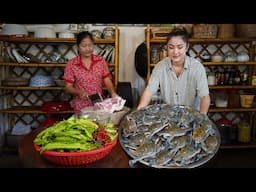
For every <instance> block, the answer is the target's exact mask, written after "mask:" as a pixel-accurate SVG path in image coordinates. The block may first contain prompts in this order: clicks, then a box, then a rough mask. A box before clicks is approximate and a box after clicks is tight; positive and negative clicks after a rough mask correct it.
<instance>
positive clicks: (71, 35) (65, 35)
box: [59, 32, 75, 38]
mask: <svg viewBox="0 0 256 192" xmlns="http://www.w3.org/2000/svg"><path fill="white" fill-rule="evenodd" d="M59 38H75V35H74V33H70V32H60V33H59Z"/></svg>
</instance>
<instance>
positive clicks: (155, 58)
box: [151, 47, 159, 64]
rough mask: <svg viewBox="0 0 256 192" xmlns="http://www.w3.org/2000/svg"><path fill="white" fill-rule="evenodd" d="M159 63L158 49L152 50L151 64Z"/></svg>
mask: <svg viewBox="0 0 256 192" xmlns="http://www.w3.org/2000/svg"><path fill="white" fill-rule="evenodd" d="M158 61H159V52H158V49H157V48H156V47H153V48H152V49H151V62H152V63H154V64H156V63H157V62H158Z"/></svg>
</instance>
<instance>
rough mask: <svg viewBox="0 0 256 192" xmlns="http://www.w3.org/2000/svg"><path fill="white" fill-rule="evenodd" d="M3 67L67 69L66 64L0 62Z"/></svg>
mask: <svg viewBox="0 0 256 192" xmlns="http://www.w3.org/2000/svg"><path fill="white" fill-rule="evenodd" d="M0 65H3V66H12V67H65V66H66V64H65V63H11V62H0Z"/></svg>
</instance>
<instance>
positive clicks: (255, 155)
mask: <svg viewBox="0 0 256 192" xmlns="http://www.w3.org/2000/svg"><path fill="white" fill-rule="evenodd" d="M201 167H202V168H256V149H220V150H219V151H218V153H217V154H216V155H215V156H214V157H213V158H212V159H211V160H210V161H209V162H207V163H205V164H204V165H202V166H201ZM0 168H22V164H21V162H20V160H19V156H18V153H17V152H2V153H0Z"/></svg>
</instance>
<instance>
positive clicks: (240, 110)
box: [209, 107, 256, 113]
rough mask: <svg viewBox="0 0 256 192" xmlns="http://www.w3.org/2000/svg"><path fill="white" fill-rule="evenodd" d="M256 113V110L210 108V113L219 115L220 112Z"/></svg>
mask: <svg viewBox="0 0 256 192" xmlns="http://www.w3.org/2000/svg"><path fill="white" fill-rule="evenodd" d="M249 111H250V112H254V111H256V108H224V107H223V108H221V107H219V108H217V107H216V108H210V109H209V113H216V112H217V113H218V112H249Z"/></svg>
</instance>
